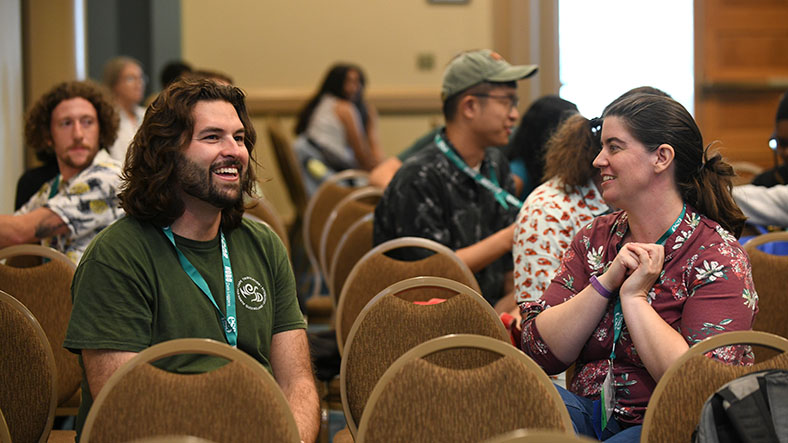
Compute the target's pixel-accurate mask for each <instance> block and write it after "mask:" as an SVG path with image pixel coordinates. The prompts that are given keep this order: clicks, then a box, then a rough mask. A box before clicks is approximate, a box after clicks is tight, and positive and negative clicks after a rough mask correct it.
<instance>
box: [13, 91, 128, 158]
mask: <svg viewBox="0 0 788 443" xmlns="http://www.w3.org/2000/svg"><path fill="white" fill-rule="evenodd" d="M77 97H79V98H84V99H85V100H87V101H89V102H90V104H91V105H93V108H95V109H96V116H97V117H98V123H99V140H98V141H99V149H106V148H108V147H109V146H112V144H113V143H115V139H116V138H117V137H118V125H119V124H120V117H119V116H118V113H117V111H115V107H114V106H113V105H112V101H111V100H110V98H109V95H108V93H107V92H106V91H105V90H104V89H103V88H102V87H101V86H99V85H97V84H95V83H93V82H91V81H72V82H63V83H60V84H59V85H57V86H55V87H54V88H52V89H50V90H49V92H47V93H46V94H44V95H43V96H41V98H40V99H38V101H37V102H36V103H35V104H34V105H33V107H32V108H30V111H28V113H27V118H26V119H25V143H26V144H27V145H28V146H30V147H31V148H33V149H34V150H35V152H36V158H37V159H39V160H41V161H42V162H44V163H50V162H52V161H54V160H55V151H54V148H53V147H52V146H51V144H50V142H51V141H52V131H51V123H52V111H53V110H54V109H55V108H56V107H57V105H59V104H60V102H62V101H63V100H70V99H72V98H77Z"/></svg>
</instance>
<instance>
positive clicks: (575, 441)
mask: <svg viewBox="0 0 788 443" xmlns="http://www.w3.org/2000/svg"><path fill="white" fill-rule="evenodd" d="M595 441H598V440H592V439H590V438H588V437H584V436H582V435H575V433H574V431H573V432H559V431H529V430H527V429H518V430H516V431H512V432H507V433H506V434H503V435H499V436H496V437H493V438H491V439H489V440H485V441H484V443H590V442H595Z"/></svg>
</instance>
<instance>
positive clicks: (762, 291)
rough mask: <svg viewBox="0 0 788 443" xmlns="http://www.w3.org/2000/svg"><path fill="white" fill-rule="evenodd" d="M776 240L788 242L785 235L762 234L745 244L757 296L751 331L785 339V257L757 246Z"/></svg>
mask: <svg viewBox="0 0 788 443" xmlns="http://www.w3.org/2000/svg"><path fill="white" fill-rule="evenodd" d="M776 241H788V232H785V231H782V232H770V233H767V234H761V235H759V236H757V237H755V238H753V239H751V240H750V241H748V242H747V243H745V244H744V250H745V251H747V255H749V256H750V264H751V267H752V280H753V283H755V291H756V292H757V293H758V314H757V315H756V316H755V323H754V324H753V326H752V328H753V329H754V330H756V331H764V332H771V333H773V334H777V335H779V336H781V337H788V312H786V310H785V305H786V303H788V292H786V288H788V256H786V255H772V254H767V253H766V252H763V251H761V250H759V249H758V246H760V245H763V244H766V243H770V242H776Z"/></svg>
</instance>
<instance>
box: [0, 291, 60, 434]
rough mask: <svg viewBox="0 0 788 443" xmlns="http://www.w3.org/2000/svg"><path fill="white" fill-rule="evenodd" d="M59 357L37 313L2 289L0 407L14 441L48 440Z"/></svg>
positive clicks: (0, 296) (0, 314) (0, 308)
mask: <svg viewBox="0 0 788 443" xmlns="http://www.w3.org/2000/svg"><path fill="white" fill-rule="evenodd" d="M55 374H56V370H55V357H54V356H53V355H52V349H51V347H50V346H49V340H48V339H47V337H46V335H45V334H44V330H43V329H42V328H41V325H39V323H38V321H37V320H36V318H35V317H34V316H33V313H32V312H30V310H28V309H27V308H26V307H25V306H24V305H23V304H22V303H21V302H20V301H18V300H16V299H15V298H14V297H12V296H10V295H8V294H7V293H5V292H3V291H0V380H2V388H0V410H2V411H3V417H4V418H5V421H6V423H7V425H8V430H9V433H10V435H11V439H12V441H14V442H45V441H47V437H48V436H49V432H50V430H51V429H52V423H53V421H54V419H55V402H56V391H55V389H56V378H55Z"/></svg>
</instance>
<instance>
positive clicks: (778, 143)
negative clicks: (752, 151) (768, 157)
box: [769, 135, 788, 151]
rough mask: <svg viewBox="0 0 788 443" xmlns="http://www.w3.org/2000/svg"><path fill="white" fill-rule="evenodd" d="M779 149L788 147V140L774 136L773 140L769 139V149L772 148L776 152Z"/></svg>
mask: <svg viewBox="0 0 788 443" xmlns="http://www.w3.org/2000/svg"><path fill="white" fill-rule="evenodd" d="M778 147H780V148H785V147H788V140H786V139H784V138H777V136H776V135H773V136H772V138H770V139H769V148H771V150H772V151H774V150H776V149H777V148H778Z"/></svg>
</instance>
